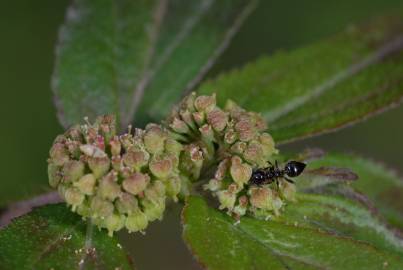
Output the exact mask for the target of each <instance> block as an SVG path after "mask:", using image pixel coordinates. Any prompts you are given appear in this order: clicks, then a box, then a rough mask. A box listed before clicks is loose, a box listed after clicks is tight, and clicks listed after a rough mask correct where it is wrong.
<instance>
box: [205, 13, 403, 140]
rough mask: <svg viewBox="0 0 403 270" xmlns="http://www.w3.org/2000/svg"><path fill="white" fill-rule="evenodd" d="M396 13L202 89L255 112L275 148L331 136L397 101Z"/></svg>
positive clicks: (402, 85) (400, 87) (402, 40)
mask: <svg viewBox="0 0 403 270" xmlns="http://www.w3.org/2000/svg"><path fill="white" fill-rule="evenodd" d="M402 33H403V11H400V13H399V14H395V15H389V16H385V17H383V18H379V19H376V20H373V21H372V22H371V23H370V24H367V25H363V26H349V27H348V28H347V29H346V30H345V31H344V32H342V33H340V34H339V35H337V36H334V37H333V38H330V39H327V40H324V41H321V42H318V43H316V44H313V45H311V46H308V47H305V48H302V49H298V50H295V51H291V52H288V53H285V52H280V53H277V54H275V55H273V56H270V57H262V58H260V59H258V60H257V61H255V62H253V63H250V64H248V65H246V66H245V67H244V68H242V69H240V70H235V71H232V72H229V73H227V74H224V75H221V76H219V77H218V78H217V79H216V80H213V81H210V82H207V83H204V84H203V85H201V87H200V93H211V92H217V95H218V100H219V101H221V102H224V101H225V100H226V99H228V98H230V99H234V100H235V101H236V102H237V103H239V104H240V105H242V106H244V107H246V108H248V109H250V110H255V111H259V112H261V113H262V115H263V116H264V117H265V119H266V120H267V121H268V123H269V129H270V132H271V134H272V135H273V137H274V139H275V140H276V141H277V142H279V143H284V142H286V141H292V140H296V139H298V138H302V137H308V136H312V135H315V134H319V133H322V132H326V131H330V130H334V129H337V128H340V127H342V126H346V125H348V124H351V123H354V122H357V121H359V120H362V119H364V118H366V117H368V116H370V115H372V114H374V113H377V112H381V111H382V110H384V109H386V108H388V107H391V106H393V105H395V104H397V103H399V102H400V101H401V100H402V97H403V35H402Z"/></svg>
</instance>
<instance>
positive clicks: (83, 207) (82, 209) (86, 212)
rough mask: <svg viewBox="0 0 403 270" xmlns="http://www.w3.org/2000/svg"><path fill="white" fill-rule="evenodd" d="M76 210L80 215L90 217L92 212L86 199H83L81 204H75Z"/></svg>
mask: <svg viewBox="0 0 403 270" xmlns="http://www.w3.org/2000/svg"><path fill="white" fill-rule="evenodd" d="M76 212H77V214H79V215H80V216H82V217H91V215H92V212H91V208H90V205H89V203H88V200H87V199H85V200H84V201H83V203H82V204H80V205H78V206H77V208H76Z"/></svg>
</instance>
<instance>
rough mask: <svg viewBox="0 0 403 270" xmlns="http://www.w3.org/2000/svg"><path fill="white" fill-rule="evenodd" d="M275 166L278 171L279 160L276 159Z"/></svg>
mask: <svg viewBox="0 0 403 270" xmlns="http://www.w3.org/2000/svg"><path fill="white" fill-rule="evenodd" d="M275 165H276V169H278V162H277V159H276V162H275Z"/></svg>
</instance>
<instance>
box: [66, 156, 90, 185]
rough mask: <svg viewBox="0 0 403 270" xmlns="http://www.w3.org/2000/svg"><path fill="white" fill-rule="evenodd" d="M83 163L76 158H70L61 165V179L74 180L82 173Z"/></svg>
mask: <svg viewBox="0 0 403 270" xmlns="http://www.w3.org/2000/svg"><path fill="white" fill-rule="evenodd" d="M84 169H85V168H84V163H83V162H81V161H78V160H70V161H68V162H67V163H66V164H64V166H63V181H65V182H74V181H77V180H78V179H80V177H81V176H83V175H84Z"/></svg>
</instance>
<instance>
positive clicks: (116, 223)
mask: <svg viewBox="0 0 403 270" xmlns="http://www.w3.org/2000/svg"><path fill="white" fill-rule="evenodd" d="M103 225H104V227H106V229H107V230H108V235H109V236H113V232H114V231H119V230H120V229H122V228H123V226H124V225H125V216H122V215H117V214H112V215H110V216H108V217H107V218H105V220H104V224H103Z"/></svg>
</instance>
